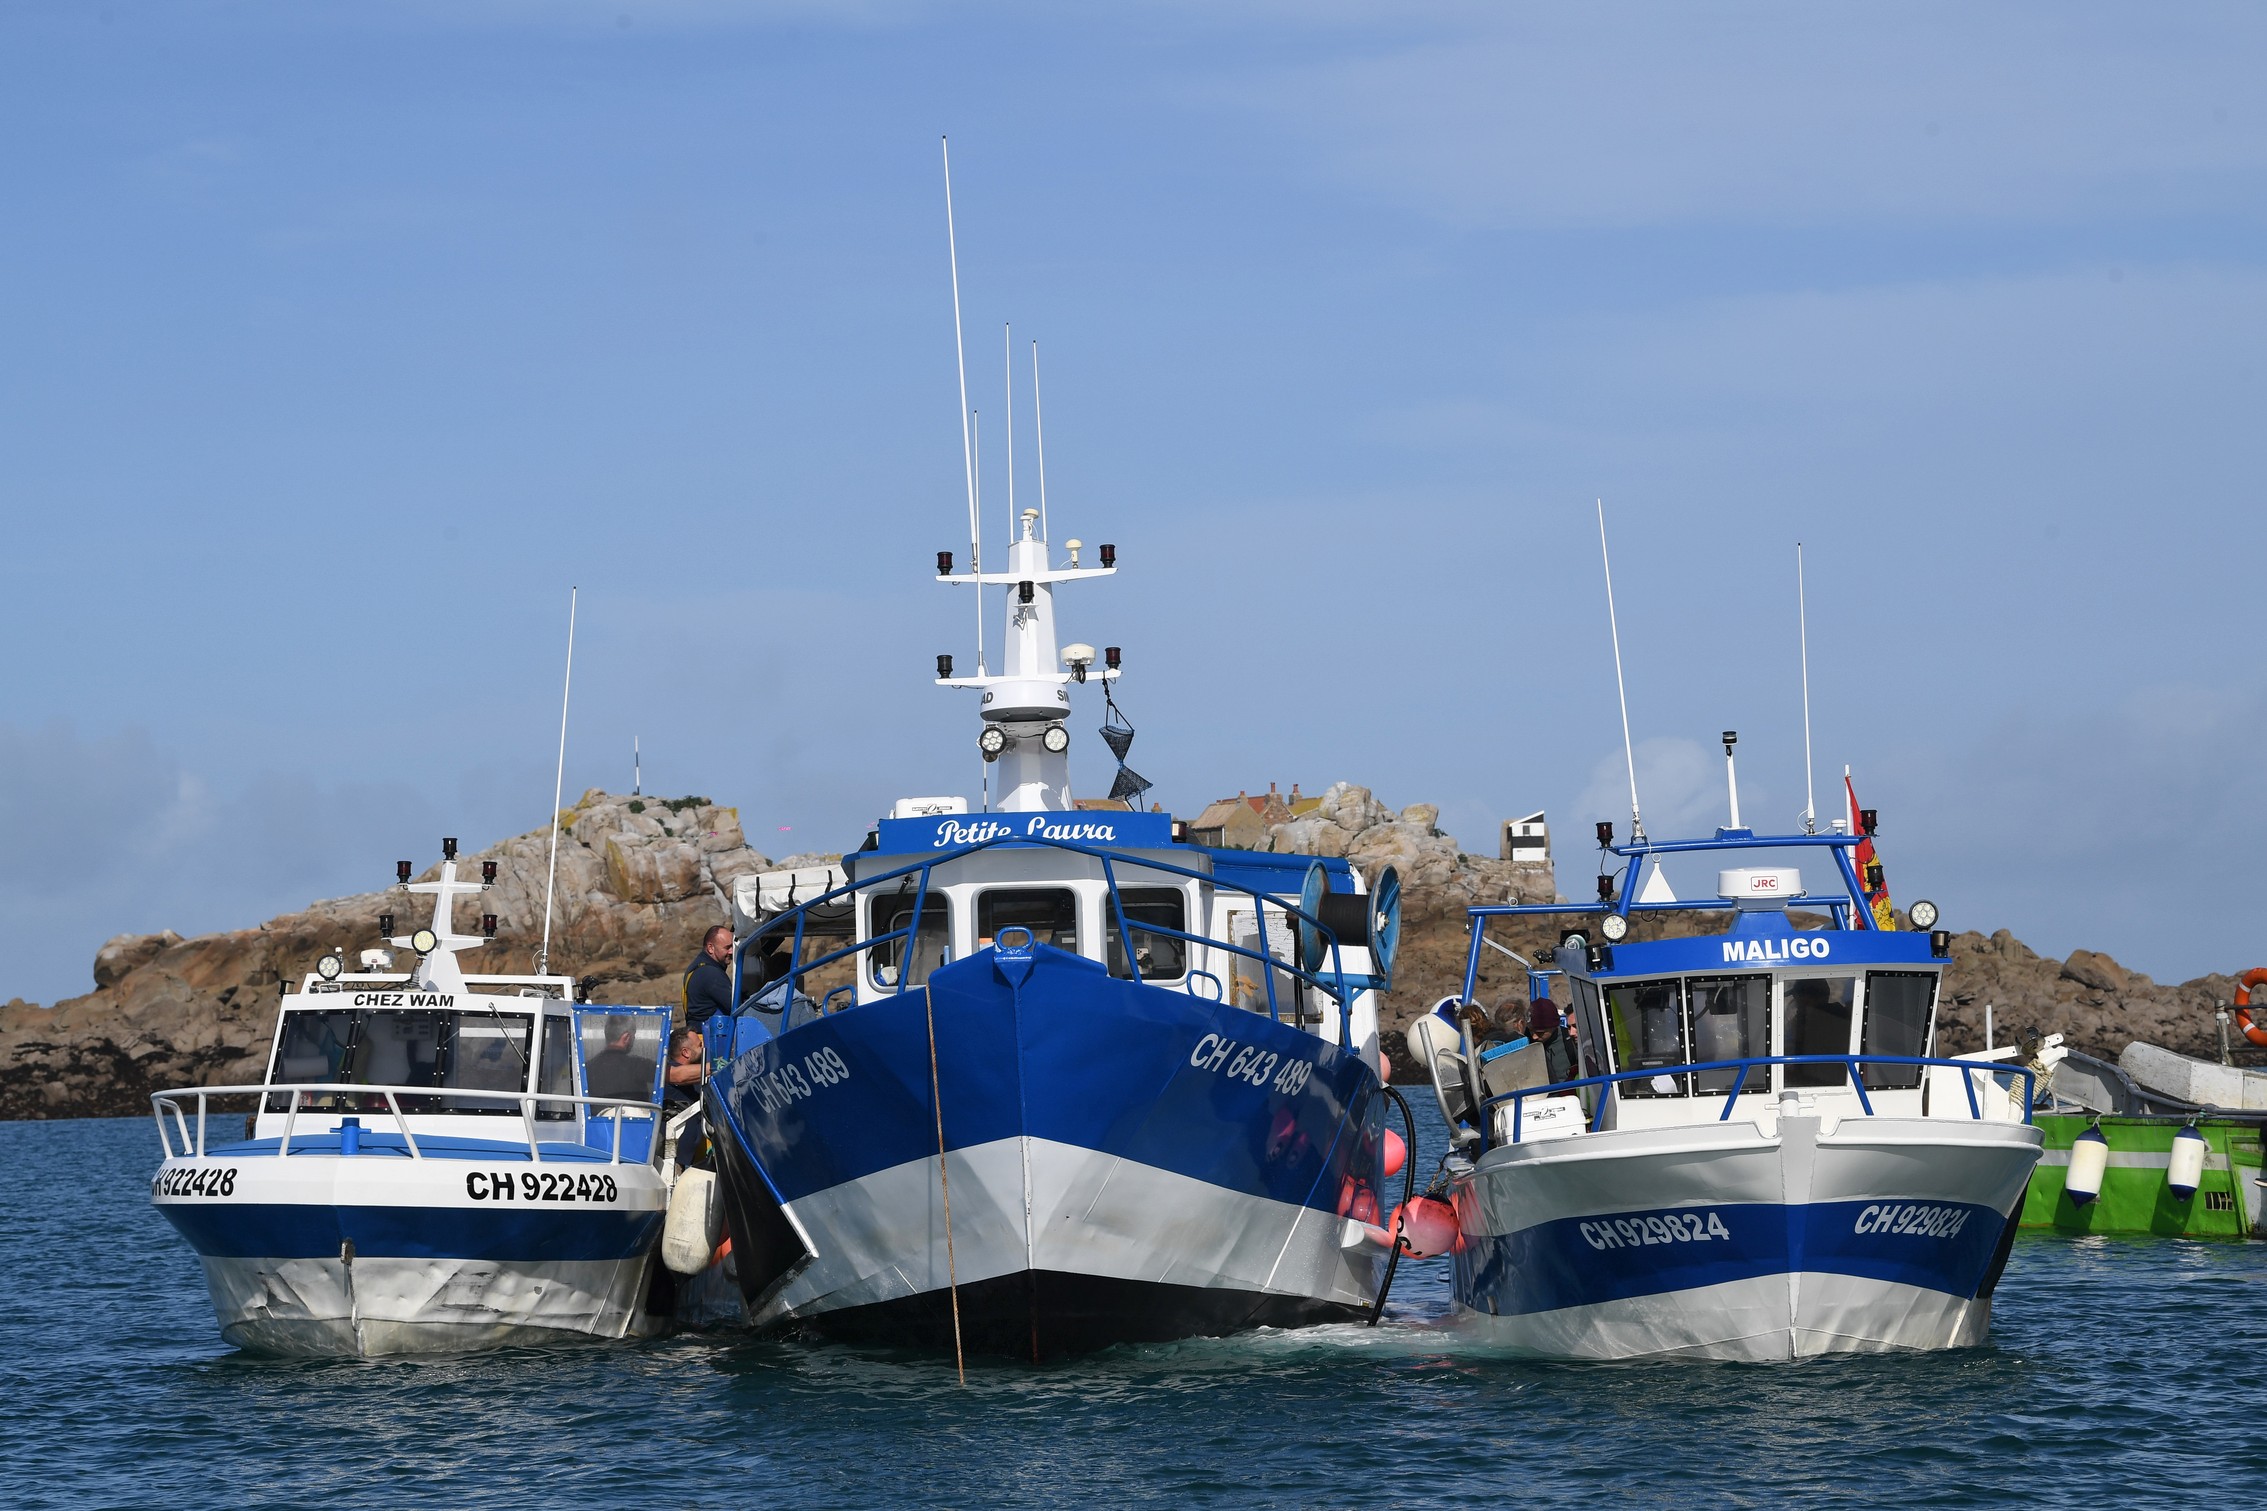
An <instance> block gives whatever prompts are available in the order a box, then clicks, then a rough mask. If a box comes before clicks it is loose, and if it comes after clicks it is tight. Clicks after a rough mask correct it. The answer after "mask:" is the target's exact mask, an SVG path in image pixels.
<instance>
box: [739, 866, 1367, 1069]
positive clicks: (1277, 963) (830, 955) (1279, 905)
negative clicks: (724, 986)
mask: <svg viewBox="0 0 2267 1511" xmlns="http://www.w3.org/2000/svg"><path fill="white" fill-rule="evenodd" d="M998 845H1007V846H1011V847H1019V848H1027V849H1039V848H1045V849H1051V850H1066V851H1069V852H1070V853H1072V854H1074V855H1086V856H1091V857H1093V858H1094V859H1097V860H1099V861H1101V862H1102V880H1103V883H1104V884H1105V885H1106V886H1107V887H1108V888H1109V889H1110V902H1111V907H1112V910H1113V913H1114V914H1115V916H1116V918H1117V921H1118V934H1119V938H1120V939H1121V940H1123V941H1124V944H1125V950H1126V970H1127V973H1128V975H1129V976H1130V978H1131V979H1132V981H1133V982H1134V984H1135V985H1137V986H1138V985H1140V984H1141V980H1142V978H1141V967H1140V965H1139V964H1138V963H1137V962H1136V960H1135V959H1134V951H1133V932H1134V929H1135V928H1136V927H1137V926H1136V925H1133V924H1131V923H1130V921H1129V920H1128V919H1127V917H1126V912H1125V904H1124V900H1123V898H1122V897H1121V896H1120V895H1119V889H1118V882H1117V874H1116V869H1115V867H1116V864H1118V863H1123V864H1127V865H1132V866H1135V867H1137V868H1138V869H1140V870H1143V871H1156V872H1162V873H1164V874H1166V875H1169V876H1180V877H1186V878H1189V879H1191V880H1196V881H1202V882H1206V883H1208V884H1210V885H1211V886H1212V887H1213V889H1214V890H1215V892H1220V891H1226V892H1230V893H1239V894H1241V895H1243V896H1246V897H1249V898H1250V899H1251V900H1252V903H1253V909H1254V914H1253V916H1254V918H1255V919H1256V920H1257V921H1258V923H1259V927H1260V938H1261V941H1262V942H1263V943H1264V942H1265V940H1266V918H1267V909H1268V908H1269V907H1270V906H1272V907H1275V908H1276V909H1278V910H1279V911H1281V912H1282V913H1283V914H1284V915H1285V916H1286V917H1287V918H1292V919H1297V920H1300V921H1302V922H1304V923H1307V924H1309V925H1311V926H1313V928H1314V929H1315V930H1316V931H1317V932H1319V933H1320V935H1321V936H1322V938H1323V940H1324V942H1325V943H1327V944H1328V945H1329V947H1330V969H1329V970H1328V971H1327V972H1324V971H1310V970H1308V969H1306V968H1305V967H1304V966H1303V965H1301V964H1300V963H1299V960H1298V954H1297V950H1296V948H1294V950H1293V952H1292V954H1291V957H1290V958H1288V959H1281V958H1278V957H1277V956H1275V955H1273V954H1272V953H1268V952H1266V951H1264V950H1248V949H1245V948H1244V947H1243V946H1241V945H1238V944H1235V943H1233V942H1230V941H1227V940H1221V939H1215V938H1213V937H1211V936H1210V935H1207V934H1194V933H1190V932H1189V931H1188V930H1186V929H1175V928H1169V927H1166V926H1164V925H1161V924H1146V923H1145V924H1141V925H1138V928H1139V929H1140V931H1141V932H1142V933H1145V934H1150V935H1153V936H1163V937H1165V938H1168V939H1179V940H1182V941H1184V942H1186V943H1189V944H1193V945H1201V946H1203V947H1205V948H1207V949H1214V950H1223V951H1225V952H1227V953H1228V954H1231V955H1236V956H1240V957H1242V958H1244V959H1247V960H1255V961H1258V962H1260V963H1261V964H1262V966H1263V967H1264V969H1263V970H1262V971H1261V973H1260V979H1261V982H1262V984H1263V985H1264V986H1265V987H1266V990H1267V1014H1268V1017H1269V1018H1271V1019H1272V1020H1274V1021H1275V1022H1277V1023H1280V1022H1282V1021H1283V1015H1282V1009H1281V1006H1280V1004H1279V1003H1278V1002H1277V1000H1276V990H1275V972H1276V971H1278V970H1280V971H1283V972H1285V973H1286V974H1288V975H1289V976H1291V977H1292V979H1293V980H1295V981H1298V982H1303V983H1305V984H1307V985H1310V986H1313V987H1316V988H1318V989H1319V990H1322V991H1324V992H1327V993H1329V994H1330V996H1331V997H1332V998H1333V999H1334V1000H1335V1001H1336V1002H1337V1003H1338V1016H1339V1038H1340V1042H1341V1043H1342V1044H1351V1043H1352V1041H1353V1033H1354V1029H1353V1014H1354V1008H1353V991H1350V990H1349V989H1348V985H1349V980H1348V975H1347V972H1346V969H1345V957H1344V954H1343V951H1342V949H1341V947H1340V945H1339V942H1338V935H1337V932H1336V931H1335V930H1333V929H1332V928H1331V927H1330V926H1329V925H1328V924H1326V923H1324V922H1323V921H1322V919H1321V918H1319V917H1317V916H1315V915H1314V914H1310V913H1308V912H1306V911H1305V910H1304V909H1302V908H1301V907H1299V905H1298V904H1297V903H1294V902H1288V901H1285V900H1284V899H1283V898H1280V897H1276V896H1272V895H1270V894H1268V893H1264V892H1261V891H1259V890H1258V889H1257V888H1254V887H1248V886H1245V885H1243V884H1241V883H1239V882H1231V881H1222V880H1220V879H1219V878H1218V877H1216V876H1213V875H1212V874H1210V873H1208V872H1204V871H1197V870H1193V869H1191V868H1189V867H1186V866H1178V865H1175V864H1173V863H1172V862H1171V861H1164V860H1156V859H1152V858H1150V857H1147V856H1140V855H1128V854H1126V853H1125V852H1124V851H1114V850H1106V849H1103V848H1101V847H1099V846H1095V845H1088V844H1082V843H1079V842H1078V841H1075V840H1060V839H1047V838H1044V837H1041V836H1036V835H1031V836H1025V835H1003V836H1001V837H999V838H997V839H989V840H984V841H981V842H979V843H976V844H969V845H959V846H955V847H954V848H952V849H950V850H946V851H944V852H942V853H940V854H937V855H933V856H928V857H925V858H923V859H921V860H917V861H913V862H911V863H910V864H907V865H903V866H899V867H897V868H896V869H894V870H890V871H884V872H881V873H879V874H877V875H874V876H870V877H865V878H862V879H860V880H858V881H853V882H849V883H847V884H845V885H843V886H840V887H836V888H834V889H833V890H831V891H828V892H822V893H820V894H819V895H818V896H816V897H813V898H811V899H809V900H808V901H806V902H799V903H796V904H794V905H793V906H792V907H790V908H789V909H787V910H786V911H785V912H782V913H779V914H776V915H774V916H773V917H771V918H768V919H766V920H764V921H763V922H762V923H761V924H759V925H757V926H756V927H755V928H753V929H751V930H750V931H749V933H748V936H747V938H745V939H743V940H741V941H740V942H739V943H738V944H737V945H736V946H735V947H734V949H733V952H732V992H733V1000H734V1001H735V1002H737V1001H739V1000H740V978H741V974H742V970H743V967H744V963H745V961H746V959H747V954H748V950H749V949H750V947H752V946H753V945H755V944H756V943H757V942H758V941H759V940H773V941H775V942H776V941H777V939H778V936H779V935H781V934H785V933H787V932H788V925H789V923H790V921H792V923H793V941H792V943H791V945H790V946H789V948H790V951H791V954H790V957H789V958H790V960H791V961H794V962H800V961H801V956H802V946H803V937H804V924H805V922H806V920H807V918H808V917H809V913H810V910H811V909H813V908H817V907H821V906H824V905H827V904H830V903H838V902H840V901H841V900H842V899H844V898H855V897H856V896H857V895H858V894H860V893H863V892H873V891H876V890H877V889H880V888H881V887H883V886H884V885H885V884H887V883H889V882H893V881H900V880H902V879H903V878H905V877H908V876H917V877H918V881H917V884H916V890H915V892H914V899H913V911H912V913H911V914H910V915H908V917H907V920H906V923H905V926H904V927H902V928H897V929H892V930H890V931H889V932H887V933H885V934H877V935H875V936H874V937H872V938H871V939H866V940H860V941H856V942H853V943H851V944H848V945H845V946H843V947H842V948H841V949H839V950H830V951H828V952H827V953H826V954H824V955H820V956H818V957H817V958H816V959H813V960H811V961H809V962H808V963H794V964H791V965H790V966H789V969H788V974H787V977H786V980H787V981H788V983H789V986H788V991H789V994H790V995H792V994H793V993H794V991H795V990H797V984H798V983H799V981H800V979H801V978H802V977H804V976H806V975H808V974H810V973H811V972H813V971H816V970H818V969H820V968H822V967H824V966H827V965H831V964H833V963H834V962H835V961H837V960H841V959H844V958H845V957H848V956H852V955H858V954H863V953H865V952H867V951H870V950H873V949H875V948H877V947H878V946H881V945H885V944H889V943H892V942H894V941H896V940H899V939H904V940H906V941H908V950H907V954H908V958H907V959H906V960H904V961H902V962H900V964H899V967H898V971H897V982H896V990H895V991H894V992H893V993H892V995H893V996H902V995H904V993H905V991H906V987H907V982H908V978H909V977H910V975H911V974H912V973H911V969H910V967H911V965H912V961H911V959H910V954H911V948H910V946H911V941H912V940H913V939H914V938H915V936H916V931H917V930H918V929H919V928H920V924H921V914H922V911H923V909H924V908H925V906H926V905H927V902H928V894H929V873H930V872H931V871H933V870H935V869H936V868H937V867H938V866H940V865H944V864H946V863H948V862H951V861H957V860H961V859H963V858H965V857H967V856H970V855H973V854H975V853H976V852H977V851H979V850H989V849H991V848H993V847H994V846H998ZM898 890H899V891H900V892H901V893H902V891H903V890H904V889H903V888H902V887H901V888H899V889H898ZM1293 932H1294V935H1295V934H1296V930H1295V929H1294V931H1293ZM1216 979H1217V978H1216ZM1376 980H1377V978H1376V976H1375V975H1374V974H1373V975H1356V976H1354V977H1353V978H1352V981H1353V984H1354V990H1360V989H1361V988H1363V987H1365V986H1369V985H1371V984H1373V983H1374V982H1375V981H1376ZM769 989H770V983H768V982H767V983H766V984H765V990H767V991H768V990H769ZM829 995H830V996H831V993H830V994H829Z"/></svg>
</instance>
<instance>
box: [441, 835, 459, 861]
mask: <svg viewBox="0 0 2267 1511" xmlns="http://www.w3.org/2000/svg"><path fill="white" fill-rule="evenodd" d="M456 858H457V837H456V836H455V835H453V834H450V835H444V836H443V837H442V839H441V859H443V860H455V859H456Z"/></svg>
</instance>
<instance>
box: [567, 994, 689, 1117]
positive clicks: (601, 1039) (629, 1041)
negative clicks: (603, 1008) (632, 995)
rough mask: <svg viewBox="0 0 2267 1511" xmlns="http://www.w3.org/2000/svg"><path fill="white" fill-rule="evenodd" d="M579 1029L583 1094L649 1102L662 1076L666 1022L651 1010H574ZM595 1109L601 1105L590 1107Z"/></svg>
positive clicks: (626, 1100)
mask: <svg viewBox="0 0 2267 1511" xmlns="http://www.w3.org/2000/svg"><path fill="white" fill-rule="evenodd" d="M577 1017H578V1018H579V1019H580V1020H581V1023H580V1027H581V1029H582V1064H583V1084H584V1085H585V1086H586V1087H588V1088H589V1089H588V1090H587V1091H585V1092H584V1095H585V1096H594V1097H618V1098H620V1099H621V1100H623V1101H625V1102H651V1101H653V1100H654V1097H655V1090H654V1083H655V1082H656V1081H658V1080H659V1079H660V1077H661V1051H662V1047H663V1045H664V1044H665V1043H666V1041H667V1039H668V1032H669V1031H668V1026H667V1024H666V1022H665V1020H663V1019H662V1018H661V1017H659V1016H658V1015H656V1014H652V1013H599V1012H585V1013H579V1014H577ZM592 1110H593V1111H594V1112H595V1111H598V1110H601V1109H596V1108H594V1109H592Z"/></svg>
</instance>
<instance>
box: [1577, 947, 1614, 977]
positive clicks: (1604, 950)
mask: <svg viewBox="0 0 2267 1511" xmlns="http://www.w3.org/2000/svg"><path fill="white" fill-rule="evenodd" d="M1583 963H1584V964H1585V965H1587V966H1589V967H1590V974H1591V975H1593V976H1596V975H1599V974H1602V973H1603V972H1606V971H1610V970H1612V969H1613V968H1614V947H1613V946H1612V945H1610V944H1594V945H1591V946H1590V947H1589V948H1588V949H1587V950H1585V951H1584V952H1583Z"/></svg>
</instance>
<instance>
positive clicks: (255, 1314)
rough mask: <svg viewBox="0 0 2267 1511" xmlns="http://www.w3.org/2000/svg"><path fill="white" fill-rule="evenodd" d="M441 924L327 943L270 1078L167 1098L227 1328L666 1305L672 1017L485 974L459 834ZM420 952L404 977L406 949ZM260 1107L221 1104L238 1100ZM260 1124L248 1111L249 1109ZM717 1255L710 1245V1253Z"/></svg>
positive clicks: (286, 1025) (405, 1330)
mask: <svg viewBox="0 0 2267 1511" xmlns="http://www.w3.org/2000/svg"><path fill="white" fill-rule="evenodd" d="M442 853H443V859H442V862H441V865H440V868H439V874H438V877H437V878H436V879H435V880H432V881H412V880H411V879H410V875H411V866H410V863H409V862H408V861H403V862H401V863H400V865H399V867H398V869H397V876H398V878H399V885H400V887H401V889H402V890H403V891H404V892H406V893H411V894H425V895H430V896H431V897H432V898H433V914H432V920H431V922H430V924H429V925H427V926H426V927H424V928H420V929H418V930H416V931H415V932H414V933H412V934H409V935H408V936H406V937H399V938H396V937H390V936H392V935H393V918H392V915H391V914H388V915H385V916H384V917H383V918H381V920H380V928H379V932H380V934H381V935H385V936H389V937H387V938H386V939H385V940H384V944H383V946H382V947H380V948H377V949H372V950H367V951H364V952H363V954H362V957H361V960H360V964H361V965H362V967H363V968H362V969H361V970H359V971H348V970H347V969H346V968H345V967H346V962H345V960H344V958H343V956H342V955H341V954H340V953H338V952H336V951H334V952H332V953H330V954H327V955H325V956H324V957H323V958H322V960H321V961H320V963H319V964H318V965H317V967H316V969H315V970H314V971H311V972H309V973H308V974H307V975H306V976H305V977H304V978H303V979H302V981H301V982H300V984H299V989H298V990H297V991H286V992H285V993H284V994H283V997H282V1003H281V1007H280V1010H279V1011H278V1013H277V1017H276V1030H275V1036H274V1041H273V1048H272V1050H271V1053H270V1059H269V1064H268V1073H267V1078H266V1080H265V1081H263V1082H262V1083H260V1084H259V1085H256V1086H199V1087H189V1088H183V1089H180V1090H174V1091H161V1092H159V1093H157V1094H155V1095H154V1096H153V1097H152V1099H151V1102H152V1110H153V1112H154V1114H155V1116H156V1119H157V1129H158V1137H159V1140H160V1142H161V1144H162V1146H163V1149H164V1163H163V1164H162V1165H160V1166H159V1168H158V1171H157V1173H156V1175H155V1176H154V1177H153V1178H152V1180H151V1183H150V1196H151V1200H152V1201H153V1202H154V1203H155V1204H156V1206H157V1208H158V1210H159V1211H160V1212H162V1213H164V1214H165V1216H166V1219H167V1220H168V1221H170V1222H171V1223H172V1224H173V1226H174V1227H175V1229H177V1230H178V1231H179V1232H180V1234H181V1236H182V1237H183V1238H185V1239H186V1240H188V1242H189V1244H190V1246H191V1247H192V1248H193V1249H195V1250H196V1253H197V1256H198V1259H199V1260H200V1262H201V1263H202V1265H203V1268H204V1274H205V1282H206V1286H207V1288H208V1289H209V1291H210V1293H211V1296H212V1303H213V1310H214V1312H215V1313H216V1314H217V1315H218V1317H219V1320H220V1328H221V1336H222V1337H223V1338H225V1339H226V1340H227V1341H228V1342H230V1343H232V1344H235V1345H236V1346H238V1347H239V1348H243V1349H246V1350H248V1351H253V1352H259V1353H268V1354H282V1355H379V1354H404V1353H433V1352H454V1351H461V1350H467V1349H478V1348H488V1347H496V1346H500V1345H506V1344H520V1343H530V1342H543V1341H552V1340H559V1339H566V1338H574V1337H595V1338H620V1337H624V1336H633V1335H641V1334H645V1333H648V1332H652V1331H654V1330H656V1329H657V1328H658V1327H659V1326H660V1325H662V1322H663V1321H664V1320H665V1319H664V1318H662V1317H659V1316H657V1315H656V1314H655V1313H654V1311H653V1309H652V1308H650V1307H649V1306H648V1296H649V1293H650V1292H651V1290H652V1288H653V1285H652V1283H653V1279H654V1276H653V1266H654V1264H655V1262H656V1260H655V1256H656V1248H657V1241H658V1238H659V1234H660V1230H661V1226H662V1222H663V1215H664V1212H665V1210H666V1209H667V1207H668V1203H669V1194H670V1176H671V1174H672V1172H673V1167H672V1166H671V1164H670V1163H669V1161H668V1159H667V1151H666V1149H665V1148H664V1147H663V1145H664V1143H665V1140H664V1139H663V1138H661V1137H659V1136H658V1135H659V1134H660V1133H661V1130H662V1125H661V1122H660V1100H661V1098H660V1092H661V1077H662V1061H663V1046H664V1043H665V1041H666V1039H667V1035H668V1031H669V1017H670V1015H669V1011H668V1010H667V1009H666V1008H650V1007H594V1006H588V1005H584V1004H578V1003H577V1002H576V1001H575V982H574V980H573V978H571V977H568V976H563V975H554V974H548V973H544V972H542V971H541V970H540V969H539V970H538V972H537V973H535V974H531V975H472V974H467V973H466V972H465V971H464V969H463V967H462V966H461V965H460V964H459V962H458V960H457V955H458V953H459V952H460V951H465V950H471V949H476V948H479V947H480V946H482V945H484V944H486V943H487V942H488V941H489V940H490V939H492V938H493V937H494V935H495V931H496V918H495V915H494V914H486V915H483V917H482V919H481V924H480V932H479V933H477V934H459V933H457V932H456V930H455V926H454V924H453V922H452V910H453V905H454V903H455V901H456V899H457V898H458V897H460V896H463V895H465V894H477V893H479V892H481V891H483V890H485V889H486V888H487V887H489V886H491V885H493V883H494V881H495V876H496V863H495V862H493V861H483V862H481V878H480V880H478V881H472V880H468V879H460V877H459V873H458V862H457V859H456V841H454V840H453V839H451V840H444V841H443V842H442ZM396 950H406V951H410V952H414V954H415V956H416V962H415V964H414V966H413V967H412V968H411V969H410V970H408V971H407V972H397V971H395V970H394V969H393V956H392V953H391V952H392V951H396ZM246 1100H250V1101H251V1102H252V1104H253V1110H252V1112H251V1114H250V1116H249V1117H248V1118H246V1117H244V1116H243V1114H242V1113H241V1111H237V1110H230V1111H222V1110H221V1109H220V1107H218V1106H216V1104H220V1103H227V1104H230V1105H231V1106H232V1107H241V1105H242V1103H243V1102H244V1101H246ZM239 1119H242V1121H241V1122H239ZM703 1257H704V1258H705V1257H706V1256H705V1255H704V1256H703Z"/></svg>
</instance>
